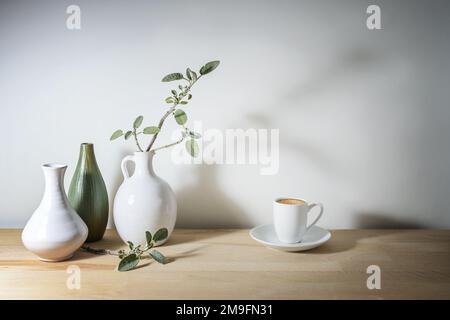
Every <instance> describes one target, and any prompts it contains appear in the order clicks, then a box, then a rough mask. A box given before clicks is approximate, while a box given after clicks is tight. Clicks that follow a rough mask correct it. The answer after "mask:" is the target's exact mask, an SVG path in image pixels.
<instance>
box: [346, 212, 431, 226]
mask: <svg viewBox="0 0 450 320" xmlns="http://www.w3.org/2000/svg"><path fill="white" fill-rule="evenodd" d="M393 216H394V215H393V214H386V213H382V212H359V213H357V215H356V221H355V223H356V228H359V229H422V228H427V226H426V225H424V224H422V223H418V222H415V221H411V219H408V220H406V219H400V218H393Z"/></svg>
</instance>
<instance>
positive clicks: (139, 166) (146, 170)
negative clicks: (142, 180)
mask: <svg viewBox="0 0 450 320" xmlns="http://www.w3.org/2000/svg"><path fill="white" fill-rule="evenodd" d="M153 155H154V153H153V152H135V153H134V162H135V169H134V175H137V176H145V175H150V176H156V175H155V171H153Z"/></svg>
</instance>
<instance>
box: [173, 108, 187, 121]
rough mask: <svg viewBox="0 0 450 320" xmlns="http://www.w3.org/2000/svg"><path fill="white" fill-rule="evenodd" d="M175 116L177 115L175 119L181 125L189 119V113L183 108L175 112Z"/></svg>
mask: <svg viewBox="0 0 450 320" xmlns="http://www.w3.org/2000/svg"><path fill="white" fill-rule="evenodd" d="M173 115H174V117H175V121H176V122H177V123H178V124H179V125H183V124H185V123H186V121H187V115H186V113H185V112H184V111H183V110H180V109H178V110H176V111H175V112H174V114H173Z"/></svg>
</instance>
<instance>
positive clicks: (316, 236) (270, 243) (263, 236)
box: [250, 224, 331, 251]
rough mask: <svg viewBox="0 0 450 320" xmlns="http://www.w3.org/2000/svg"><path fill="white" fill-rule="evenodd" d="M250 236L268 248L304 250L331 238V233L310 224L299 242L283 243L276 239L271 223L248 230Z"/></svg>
mask: <svg viewBox="0 0 450 320" xmlns="http://www.w3.org/2000/svg"><path fill="white" fill-rule="evenodd" d="M250 237H252V238H253V239H254V240H256V241H258V242H260V243H262V244H263V245H265V246H267V247H270V248H274V249H278V250H283V251H304V250H309V249H312V248H316V247H318V246H320V245H322V244H324V243H325V242H327V241H328V240H329V239H330V238H331V233H330V232H329V231H328V230H326V229H323V228H321V227H318V226H312V227H311V229H309V231H308V232H307V233H306V234H305V236H304V237H303V239H302V241H301V242H298V243H283V242H280V240H278V237H277V235H276V234H275V229H274V227H273V224H266V225H262V226H258V227H255V228H253V229H252V230H250Z"/></svg>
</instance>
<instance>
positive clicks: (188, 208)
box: [176, 164, 251, 228]
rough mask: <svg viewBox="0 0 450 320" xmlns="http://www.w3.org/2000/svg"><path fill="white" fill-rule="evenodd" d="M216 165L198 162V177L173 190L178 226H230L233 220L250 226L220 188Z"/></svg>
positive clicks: (196, 173)
mask: <svg viewBox="0 0 450 320" xmlns="http://www.w3.org/2000/svg"><path fill="white" fill-rule="evenodd" d="M217 170H218V168H217V166H216V165H206V164H204V165H198V166H197V167H196V169H195V170H194V175H195V176H196V178H197V180H196V182H195V183H194V184H192V185H188V186H185V187H184V188H183V189H181V190H179V191H177V192H176V198H177V202H178V216H177V225H176V226H177V227H183V228H203V227H209V228H233V227H237V225H236V223H235V221H240V222H241V224H244V225H245V224H246V225H250V224H251V222H250V220H249V219H248V217H247V218H246V216H245V213H244V211H243V210H242V208H240V207H239V206H238V205H237V204H236V203H234V202H233V201H232V200H231V199H230V198H229V197H228V196H227V195H226V194H225V193H224V192H223V191H222V190H221V188H220V186H219V184H218V179H217Z"/></svg>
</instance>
